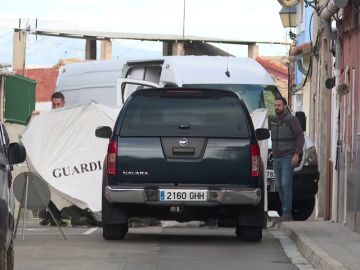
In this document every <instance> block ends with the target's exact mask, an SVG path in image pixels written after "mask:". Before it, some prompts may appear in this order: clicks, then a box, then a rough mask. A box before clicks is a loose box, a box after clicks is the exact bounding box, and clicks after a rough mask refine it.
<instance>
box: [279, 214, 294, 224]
mask: <svg viewBox="0 0 360 270" xmlns="http://www.w3.org/2000/svg"><path fill="white" fill-rule="evenodd" d="M292 220H293V219H292V216H291V215H288V214H283V215H282V216H281V217H280V222H288V221H292Z"/></svg>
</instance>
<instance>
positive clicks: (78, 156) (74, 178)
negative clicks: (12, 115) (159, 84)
mask: <svg viewBox="0 0 360 270" xmlns="http://www.w3.org/2000/svg"><path fill="white" fill-rule="evenodd" d="M119 111H120V108H111V107H107V106H104V105H100V104H96V103H87V104H83V105H80V104H79V105H75V106H69V107H64V108H61V109H56V110H52V111H50V112H41V113H40V114H39V115H36V116H33V117H32V118H31V120H30V122H29V124H28V126H27V128H26V129H25V130H24V132H23V133H22V135H21V138H20V139H21V142H22V143H23V144H24V146H25V148H26V151H27V162H28V164H29V167H30V169H31V170H32V171H34V172H37V173H38V174H40V175H41V176H42V177H43V178H44V180H45V181H46V182H47V183H48V184H49V186H50V189H51V193H52V194H51V200H53V201H54V202H55V204H56V205H57V206H58V208H59V209H61V208H63V207H65V206H69V205H72V204H74V205H76V206H78V207H80V208H82V209H84V208H89V209H90V210H91V211H93V212H97V211H101V182H102V167H103V161H104V158H105V155H106V151H107V145H108V140H107V139H102V138H97V137H95V129H96V127H98V126H110V127H113V126H114V123H115V120H116V117H117V115H118V112H119Z"/></svg>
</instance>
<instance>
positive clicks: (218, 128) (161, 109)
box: [120, 89, 249, 138]
mask: <svg viewBox="0 0 360 270" xmlns="http://www.w3.org/2000/svg"><path fill="white" fill-rule="evenodd" d="M177 90H178V89H177ZM120 136H198V137H224V138H248V137H249V129H248V123H247V118H246V116H245V113H244V111H243V109H242V106H241V103H240V101H239V100H238V99H237V98H236V97H235V96H232V95H229V94H227V93H224V92H220V91H195V92H192V93H184V92H183V91H180V92H179V91H176V90H175V91H173V90H170V89H169V90H160V91H159V90H157V91H154V90H146V91H144V92H143V93H141V95H137V96H135V97H134V98H133V99H132V100H131V102H130V104H129V107H128V109H127V111H126V113H125V118H124V121H123V124H122V127H121V131H120Z"/></svg>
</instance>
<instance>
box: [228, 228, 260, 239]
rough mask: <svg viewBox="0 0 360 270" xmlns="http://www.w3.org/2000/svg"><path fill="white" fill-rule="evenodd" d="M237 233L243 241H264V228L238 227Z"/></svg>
mask: <svg viewBox="0 0 360 270" xmlns="http://www.w3.org/2000/svg"><path fill="white" fill-rule="evenodd" d="M235 233H236V236H237V237H238V238H240V239H241V240H243V241H247V242H259V241H261V239H262V226H237V227H236V230H235Z"/></svg>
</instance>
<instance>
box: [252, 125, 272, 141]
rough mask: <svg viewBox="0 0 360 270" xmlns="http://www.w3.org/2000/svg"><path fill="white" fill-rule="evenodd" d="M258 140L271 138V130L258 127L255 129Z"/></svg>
mask: <svg viewBox="0 0 360 270" xmlns="http://www.w3.org/2000/svg"><path fill="white" fill-rule="evenodd" d="M255 134H256V138H257V139H258V141H262V140H267V139H269V138H270V132H269V130H268V129H267V128H258V129H256V130H255Z"/></svg>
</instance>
